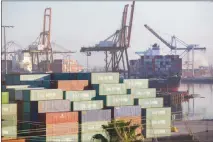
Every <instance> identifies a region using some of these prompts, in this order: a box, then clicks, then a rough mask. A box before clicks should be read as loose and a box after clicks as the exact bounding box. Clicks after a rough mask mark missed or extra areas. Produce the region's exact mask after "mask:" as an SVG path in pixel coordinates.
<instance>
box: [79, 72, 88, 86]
mask: <svg viewBox="0 0 213 142" xmlns="http://www.w3.org/2000/svg"><path fill="white" fill-rule="evenodd" d="M77 80H88V81H89V84H91V73H90V72H86V73H78V74H77Z"/></svg>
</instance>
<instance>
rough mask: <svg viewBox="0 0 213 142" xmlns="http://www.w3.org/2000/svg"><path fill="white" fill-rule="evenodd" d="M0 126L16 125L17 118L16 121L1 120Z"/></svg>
mask: <svg viewBox="0 0 213 142" xmlns="http://www.w3.org/2000/svg"><path fill="white" fill-rule="evenodd" d="M1 126H2V127H8V126H17V120H16V121H13V120H9V121H8V120H6V121H1Z"/></svg>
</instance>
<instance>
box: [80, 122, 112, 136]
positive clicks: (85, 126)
mask: <svg viewBox="0 0 213 142" xmlns="http://www.w3.org/2000/svg"><path fill="white" fill-rule="evenodd" d="M108 123H109V121H97V122H85V123H81V133H90V132H99V131H103V128H102V125H108Z"/></svg>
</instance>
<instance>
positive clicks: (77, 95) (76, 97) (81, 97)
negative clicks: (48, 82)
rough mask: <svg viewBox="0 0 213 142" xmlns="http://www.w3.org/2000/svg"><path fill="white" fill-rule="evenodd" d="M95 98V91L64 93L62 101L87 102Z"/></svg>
mask: <svg viewBox="0 0 213 142" xmlns="http://www.w3.org/2000/svg"><path fill="white" fill-rule="evenodd" d="M95 96H96V92H95V90H85V91H64V99H65V100H70V101H72V102H74V101H89V100H92V99H93V98H94V97H95Z"/></svg>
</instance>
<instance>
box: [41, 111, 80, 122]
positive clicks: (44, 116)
mask: <svg viewBox="0 0 213 142" xmlns="http://www.w3.org/2000/svg"><path fill="white" fill-rule="evenodd" d="M39 120H40V121H41V122H44V123H46V124H57V123H70V122H73V123H74V122H78V112H56V113H40V114H39Z"/></svg>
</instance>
